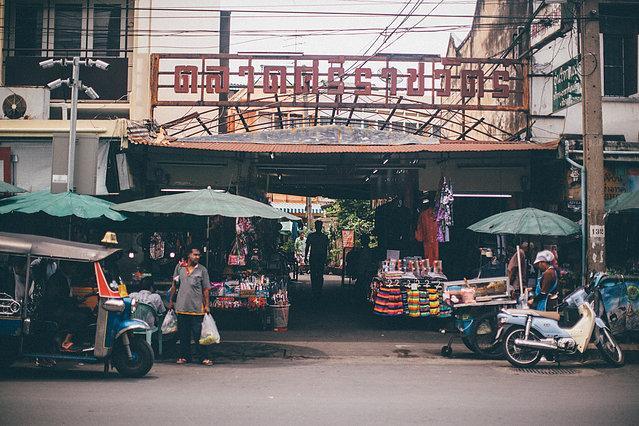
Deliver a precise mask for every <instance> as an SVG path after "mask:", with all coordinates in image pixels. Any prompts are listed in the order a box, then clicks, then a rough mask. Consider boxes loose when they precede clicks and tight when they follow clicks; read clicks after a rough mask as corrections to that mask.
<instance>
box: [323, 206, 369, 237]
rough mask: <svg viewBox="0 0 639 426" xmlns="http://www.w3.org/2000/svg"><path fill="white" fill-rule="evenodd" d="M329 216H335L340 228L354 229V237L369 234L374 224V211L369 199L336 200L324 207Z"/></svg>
mask: <svg viewBox="0 0 639 426" xmlns="http://www.w3.org/2000/svg"><path fill="white" fill-rule="evenodd" d="M326 212H327V214H328V215H329V216H334V217H336V218H337V225H338V227H339V228H340V230H341V229H354V230H355V238H356V239H359V237H360V235H362V234H371V233H372V232H373V228H374V226H375V211H374V210H373V209H372V208H371V203H370V201H369V200H336V201H335V202H334V203H333V204H332V205H331V206H329V207H328V208H327V209H326Z"/></svg>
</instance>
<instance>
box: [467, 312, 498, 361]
mask: <svg viewBox="0 0 639 426" xmlns="http://www.w3.org/2000/svg"><path fill="white" fill-rule="evenodd" d="M496 337H497V317H496V316H495V314H494V313H485V314H483V315H481V316H480V317H479V318H477V319H476V320H475V321H474V322H473V326H472V333H471V336H470V339H469V344H470V345H471V346H472V347H471V348H470V349H471V350H472V351H473V352H475V353H478V354H480V355H482V356H484V357H486V358H493V359H496V358H501V357H502V355H503V347H502V346H501V345H499V344H495V339H496Z"/></svg>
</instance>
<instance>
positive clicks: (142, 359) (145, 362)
mask: <svg viewBox="0 0 639 426" xmlns="http://www.w3.org/2000/svg"><path fill="white" fill-rule="evenodd" d="M129 342H130V345H129V347H130V349H131V355H133V359H132V360H129V357H128V355H127V351H126V348H125V347H124V345H123V344H122V340H118V344H117V346H116V347H115V348H114V349H113V355H112V356H111V364H112V365H113V366H114V367H115V369H116V370H118V373H120V375H122V376H124V377H142V376H144V375H145V374H146V373H148V372H149V370H150V369H151V367H152V366H153V349H151V345H149V344H148V343H147V342H146V340H144V338H143V337H142V336H136V335H129Z"/></svg>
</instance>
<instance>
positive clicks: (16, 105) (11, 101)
mask: <svg viewBox="0 0 639 426" xmlns="http://www.w3.org/2000/svg"><path fill="white" fill-rule="evenodd" d="M2 112H3V113H4V115H5V117H7V118H10V119H12V120H15V119H16V118H21V117H23V116H24V113H25V112H27V102H26V101H25V100H24V98H23V97H22V96H20V95H16V94H15V93H14V94H12V95H9V96H7V97H6V98H5V100H4V102H2Z"/></svg>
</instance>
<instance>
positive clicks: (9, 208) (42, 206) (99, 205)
mask: <svg viewBox="0 0 639 426" xmlns="http://www.w3.org/2000/svg"><path fill="white" fill-rule="evenodd" d="M112 204H113V203H111V202H109V201H105V200H101V199H100V198H96V197H92V196H90V195H80V194H76V193H74V192H61V193H58V194H52V193H50V192H49V191H38V192H29V193H26V194H20V195H15V196H13V197H9V198H5V199H3V200H0V214H8V213H25V214H34V213H46V214H48V215H51V216H57V217H73V216H75V217H79V218H82V219H98V218H101V217H106V218H107V219H111V220H115V221H122V220H125V219H126V216H124V215H123V214H121V213H118V212H115V211H113V210H111V208H110V207H111V205H112Z"/></svg>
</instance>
